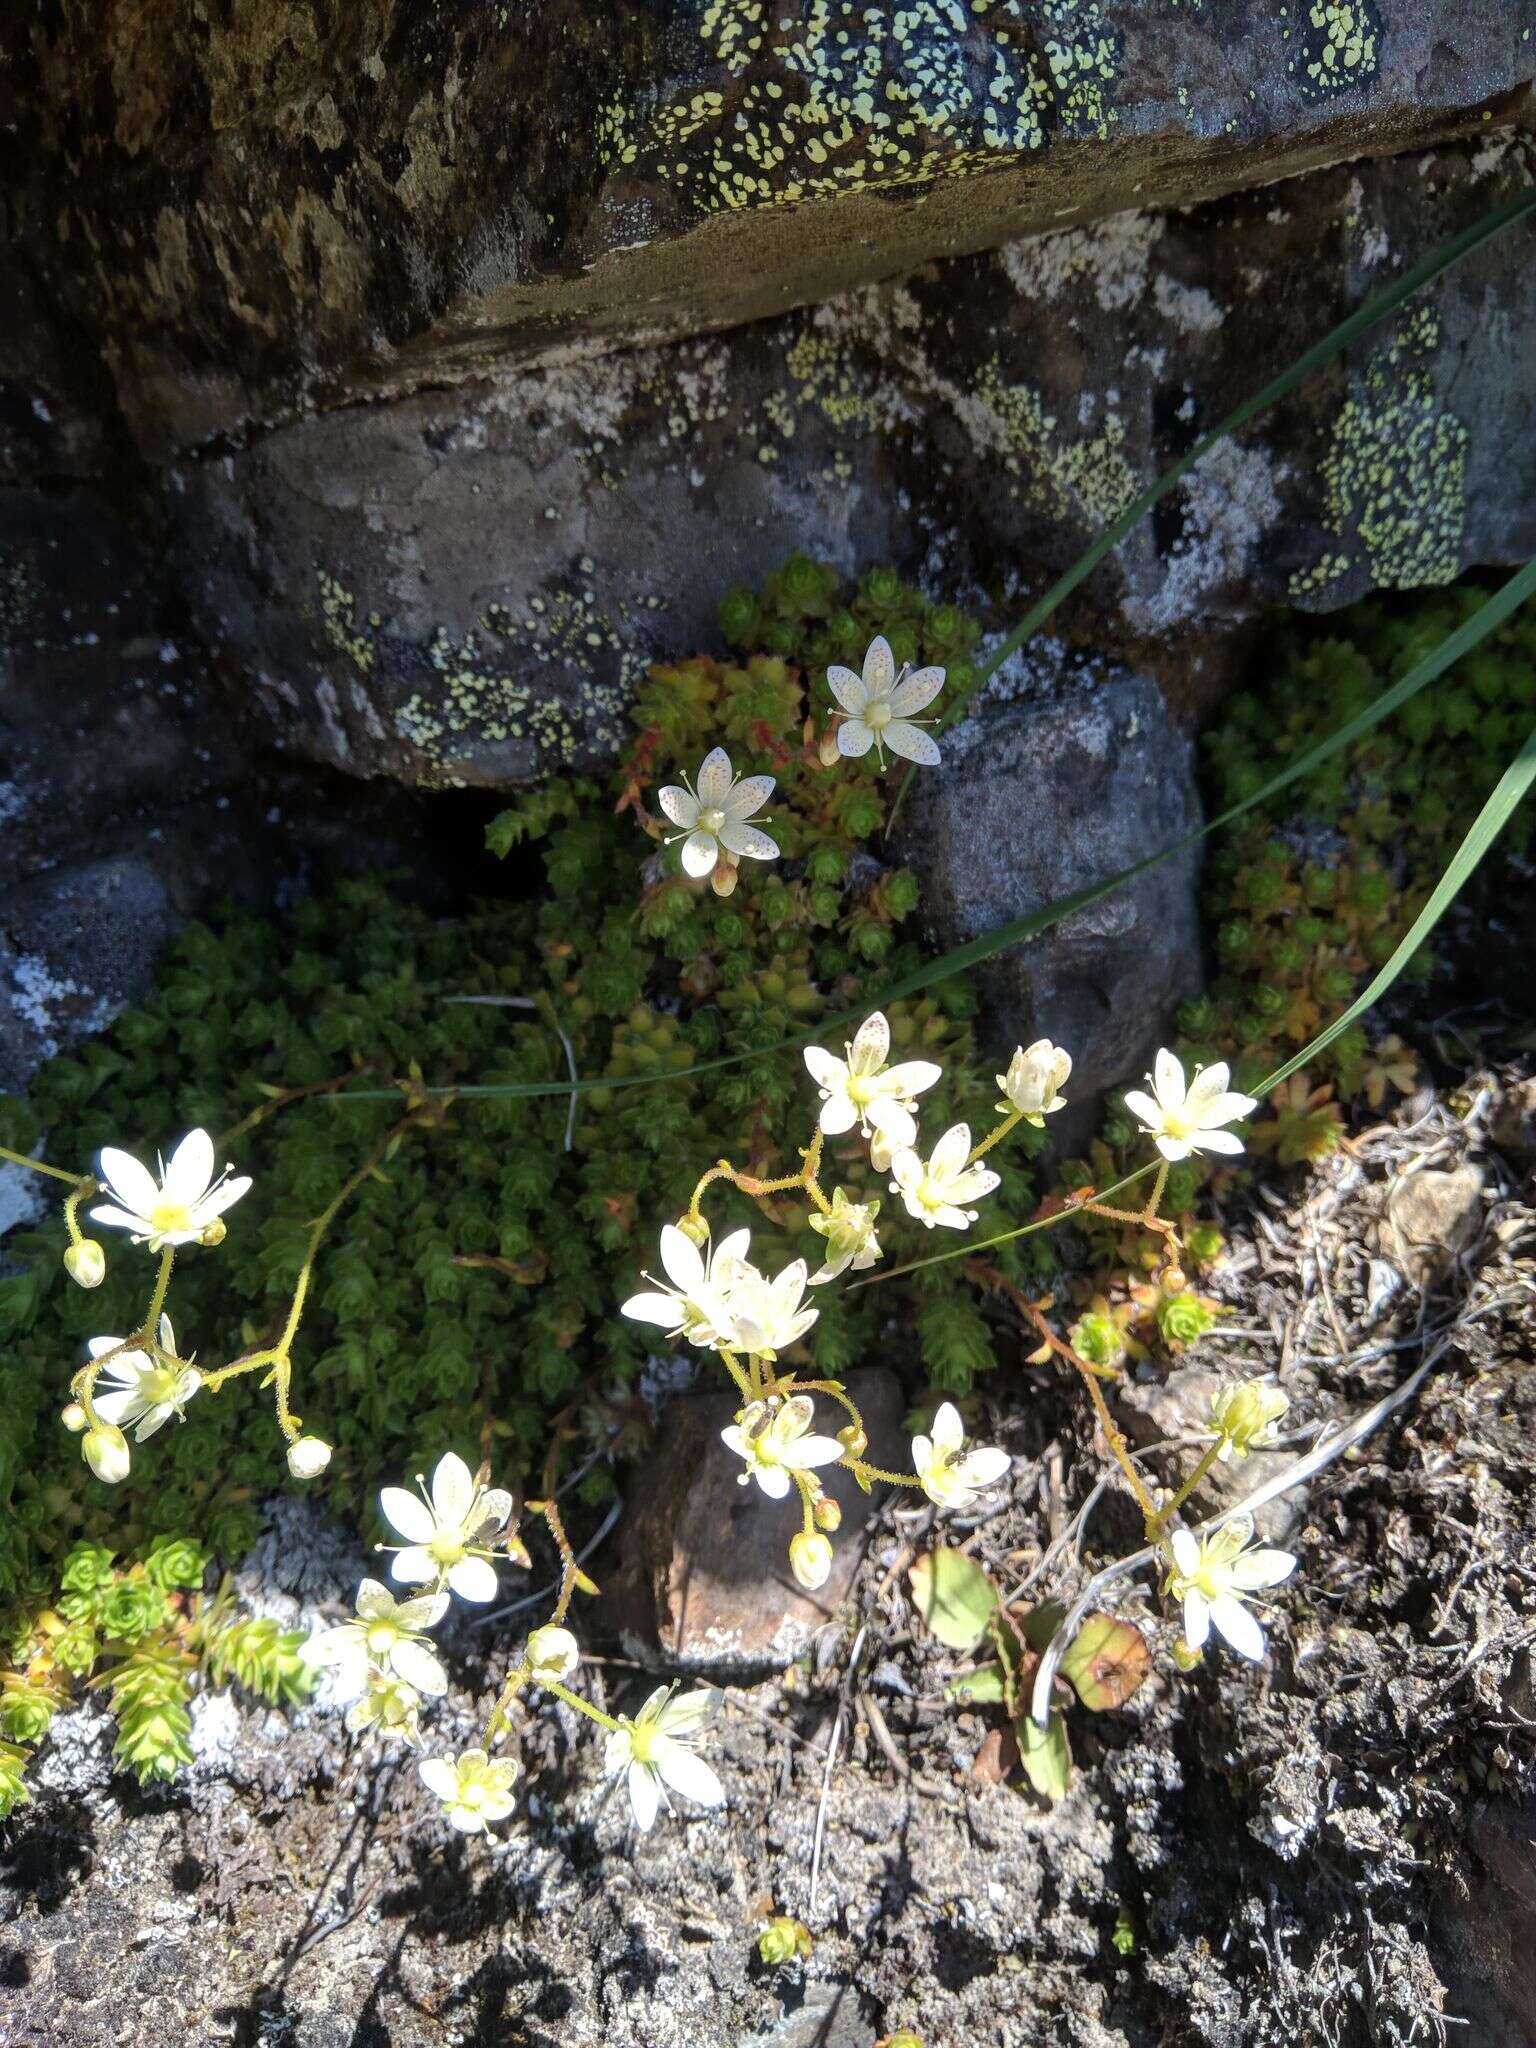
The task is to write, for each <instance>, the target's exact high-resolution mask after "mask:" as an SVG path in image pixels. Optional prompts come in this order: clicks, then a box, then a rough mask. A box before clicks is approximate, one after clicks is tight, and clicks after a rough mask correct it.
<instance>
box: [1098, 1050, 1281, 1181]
mask: <svg viewBox="0 0 1536 2048" xmlns="http://www.w3.org/2000/svg"><path fill="white" fill-rule="evenodd" d="M1228 1079H1229V1074H1228V1068H1227V1064H1226V1061H1225V1060H1219V1061H1218V1062H1217V1063H1216V1065H1215V1066H1214V1067H1197V1068H1196V1070H1195V1078H1194V1079H1193V1081H1191V1082H1190V1083H1189V1084H1188V1086H1187V1087H1186V1085H1185V1081H1184V1068H1183V1064H1182V1062H1181V1061H1180V1060H1179V1059H1178V1058H1177V1057H1176V1056H1175V1055H1174V1054H1173V1053H1171V1052H1169V1051H1168V1050H1167V1049H1166V1048H1164V1050H1163V1051H1162V1052H1160V1053H1159V1054H1158V1056H1157V1059H1156V1061H1155V1062H1154V1072H1153V1073H1150V1074H1148V1076H1147V1083H1148V1086H1149V1087H1150V1088H1151V1089H1152V1091H1153V1092H1152V1094H1151V1095H1148V1094H1147V1093H1145V1091H1144V1090H1142V1089H1140V1088H1132V1089H1130V1090H1129V1091H1128V1092H1127V1094H1126V1098H1125V1106H1126V1108H1127V1109H1128V1110H1129V1111H1130V1112H1131V1115H1132V1116H1134V1117H1139V1118H1140V1119H1141V1127H1142V1129H1143V1130H1144V1131H1145V1132H1146V1133H1147V1135H1148V1137H1150V1138H1152V1139H1153V1140H1155V1142H1156V1145H1157V1149H1158V1151H1159V1152H1161V1153H1162V1155H1163V1157H1164V1158H1165V1159H1187V1158H1188V1157H1189V1155H1190V1153H1191V1152H1233V1153H1235V1152H1241V1151H1242V1149H1243V1141H1242V1139H1241V1138H1235V1137H1233V1135H1232V1133H1231V1132H1230V1131H1224V1130H1223V1129H1222V1128H1221V1127H1222V1125H1223V1124H1231V1123H1236V1122H1237V1120H1238V1118H1239V1117H1244V1116H1247V1115H1248V1114H1249V1112H1250V1111H1251V1110H1255V1109H1257V1108H1258V1106H1259V1105H1258V1103H1257V1102H1256V1101H1255V1100H1254V1098H1253V1097H1252V1096H1251V1095H1237V1094H1233V1093H1230V1092H1229V1091H1228V1088H1227V1081H1228Z"/></svg>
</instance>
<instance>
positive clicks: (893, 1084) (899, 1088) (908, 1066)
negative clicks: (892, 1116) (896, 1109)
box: [880, 1060, 944, 1095]
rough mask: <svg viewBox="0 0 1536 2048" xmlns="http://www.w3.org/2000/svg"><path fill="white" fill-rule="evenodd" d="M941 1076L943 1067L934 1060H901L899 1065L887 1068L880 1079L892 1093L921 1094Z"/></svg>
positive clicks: (940, 1078) (941, 1077)
mask: <svg viewBox="0 0 1536 2048" xmlns="http://www.w3.org/2000/svg"><path fill="white" fill-rule="evenodd" d="M943 1076H944V1069H943V1068H942V1067H941V1066H940V1065H939V1064H938V1062H937V1061H936V1060H903V1061H902V1062H901V1063H900V1065H899V1066H895V1067H889V1068H887V1069H886V1071H885V1073H883V1074H882V1075H881V1076H880V1079H881V1081H882V1082H883V1083H884V1085H885V1086H886V1087H887V1088H888V1089H889V1090H890V1091H891V1093H892V1094H893V1095H921V1094H922V1093H923V1091H924V1090H925V1089H927V1088H931V1087H933V1085H934V1083H935V1082H936V1081H939V1080H942V1079H943Z"/></svg>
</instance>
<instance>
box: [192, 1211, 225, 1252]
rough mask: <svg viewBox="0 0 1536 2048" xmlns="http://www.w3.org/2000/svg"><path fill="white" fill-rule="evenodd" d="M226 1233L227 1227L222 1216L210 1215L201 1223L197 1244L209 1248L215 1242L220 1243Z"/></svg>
mask: <svg viewBox="0 0 1536 2048" xmlns="http://www.w3.org/2000/svg"><path fill="white" fill-rule="evenodd" d="M228 1235H229V1228H228V1226H227V1224H226V1223H225V1221H224V1218H223V1217H222V1216H212V1217H210V1218H209V1220H208V1221H207V1222H206V1223H205V1224H204V1225H203V1232H202V1235H201V1237H199V1239H198V1240H197V1241H198V1243H199V1244H205V1245H207V1246H209V1247H210V1249H211V1248H212V1247H213V1246H214V1245H216V1244H222V1243H223V1242H224V1240H225V1238H226V1237H228Z"/></svg>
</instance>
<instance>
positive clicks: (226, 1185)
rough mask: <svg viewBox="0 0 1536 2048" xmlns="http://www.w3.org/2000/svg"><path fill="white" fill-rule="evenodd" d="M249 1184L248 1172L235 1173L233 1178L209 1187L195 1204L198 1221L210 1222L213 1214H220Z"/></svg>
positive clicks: (233, 1202)
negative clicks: (214, 1186)
mask: <svg viewBox="0 0 1536 2048" xmlns="http://www.w3.org/2000/svg"><path fill="white" fill-rule="evenodd" d="M250 1185H251V1177H250V1175H249V1174H248V1173H237V1174H236V1175H235V1177H234V1179H233V1180H226V1181H222V1182H220V1184H219V1186H218V1187H216V1188H210V1189H209V1190H208V1192H207V1194H206V1195H204V1197H203V1199H202V1200H201V1201H200V1202H199V1203H198V1205H197V1214H198V1219H199V1221H200V1222H202V1223H205V1224H206V1223H210V1222H212V1220H213V1218H214V1217H215V1216H222V1215H223V1214H224V1211H225V1210H226V1209H228V1208H231V1207H232V1206H233V1205H234V1204H235V1203H236V1202H238V1201H239V1199H240V1197H241V1196H242V1195H243V1194H245V1193H246V1192H247V1190H248V1189H249V1187H250Z"/></svg>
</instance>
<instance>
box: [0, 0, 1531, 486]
mask: <svg viewBox="0 0 1536 2048" xmlns="http://www.w3.org/2000/svg"><path fill="white" fill-rule="evenodd" d="M1529 28H1530V9H1529V7H1528V5H1526V4H1524V0H1522V4H1520V5H1517V6H1513V7H1512V6H1509V5H1507V4H1503V0H1411V4H1407V0H1404V4H1393V5H1386V4H1382V0H1353V4H1350V5H1343V4H1335V0H1315V4H1309V5H1306V6H1303V7H1300V8H1296V9H1293V10H1287V11H1286V12H1284V13H1280V14H1278V15H1277V14H1276V12H1275V10H1273V9H1272V8H1269V7H1267V6H1257V5H1251V4H1245V5H1240V6H1238V5H1231V4H1225V0H1224V4H1221V5H1203V4H1201V0H1151V4H1149V0H971V4H969V5H962V4H961V0H902V4H900V5H896V4H890V0H886V4H881V5H878V6H873V7H869V6H865V5H863V4H861V0H773V4H771V5H770V4H768V0H666V4H663V5H657V4H655V0H604V4H602V5H596V4H593V0H549V4H546V5H544V6H541V7H511V8H509V7H506V6H504V5H502V4H500V0H462V4H460V5H456V6H454V7H452V8H439V7H428V6H424V5H422V4H421V0H361V4H357V5H352V6H348V7H345V8H340V9H335V8H329V7H325V6H323V5H321V4H319V0H286V4H283V5H280V6H279V5H273V4H271V0H234V4H230V5H225V6H221V7H218V8H209V9H204V10H191V11H188V10H185V9H182V8H178V7H171V6H159V5H156V6H145V5H138V4H128V0H122V4H118V5H112V6H89V5H83V4H76V0H30V4H25V5H23V6H21V7H18V8H16V9H13V10H12V19H10V20H9V21H8V22H7V24H6V28H5V30H4V32H3V35H4V40H3V43H0V58H3V59H4V60H5V61H3V62H0V95H3V100H0V113H4V114H5V115H6V118H4V119H3V120H0V134H3V135H4V136H5V137H6V138H7V141H6V144H5V150H4V156H3V157H0V178H3V182H4V183H5V185H6V186H7V187H8V188H10V191H11V194H12V197H11V201H10V208H11V223H10V225H11V232H12V239H13V241H14V242H15V243H16V244H17V245H19V248H20V250H21V252H22V253H23V255H24V259H25V264H26V267H27V269H28V270H29V272H31V273H32V274H34V275H36V276H37V277H39V278H40V279H41V280H42V281H43V284H44V288H45V291H46V294H47V298H48V301H49V305H50V314H51V317H52V318H53V319H54V320H55V321H56V322H57V323H58V324H59V325H60V326H61V327H73V328H74V329H75V330H76V334H77V340H76V346H78V347H79V348H80V349H81V351H82V353H89V352H90V351H92V350H96V351H99V352H101V353H102V354H104V356H105V358H106V360H107V362H108V364H109V365H110V369H111V374H112V377H113V379H114V381H115V384H116V387H117V390H118V393H119V396H120V399H121V402H122V405H123V409H124V412H125V414H126V416H127V418H128V420H129V422H130V423H131V426H132V430H133V432H134V433H135V434H136V435H137V436H138V438H139V440H140V442H141V444H142V445H144V446H145V447H146V448H148V449H152V450H154V451H156V452H163V451H165V450H166V449H167V448H169V447H173V446H184V445H186V444H187V443H188V442H189V441H192V440H200V439H203V438H206V437H208V436H210V435H217V434H223V433H228V432H230V431H232V430H239V429H242V428H244V427H246V426H247V425H249V424H250V423H251V422H253V421H260V420H270V419H271V418H272V417H274V416H275V415H276V414H277V413H279V412H281V411H282V410H283V409H285V408H287V407H291V406H293V405H295V404H298V403H301V402H303V401H305V400H306V399H310V398H314V397H319V398H320V399H322V400H334V399H336V398H338V397H347V396H353V395H356V394H357V393H359V392H360V391H366V390H368V389H370V388H375V387H377V386H379V385H380V384H394V385H396V386H399V385H409V384H412V383H417V384H419V383H425V382H433V383H441V382H442V381H443V380H444V378H445V377H448V376H451V375H453V374H456V373H461V372H462V371H463V370H464V369H465V368H466V367H476V366H480V365H483V364H484V363H485V362H486V361H487V360H492V359H494V360H505V359H506V358H507V357H508V356H509V355H513V354H517V353H518V352H523V353H527V352H528V351H530V350H538V349H544V350H547V349H549V348H551V347H554V346H559V345H562V344H570V343H573V342H577V343H580V344H582V345H590V344H591V343H592V342H593V341H594V340H599V341H600V340H602V339H604V338H606V337H608V336H610V335H612V334H614V333H615V332H619V333H629V334H631V335H633V334H634V333H635V332H636V331H640V332H646V331H649V332H651V333H657V332H665V333H677V332H689V331H698V330H699V329H701V328H703V327H709V326H717V325H723V324H727V323H729V322H732V321H738V320H742V319H746V318H751V317H753V316H755V315H757V314H760V313H763V312H769V311H778V310H780V309H781V308H782V307H783V306H784V305H786V304H789V303H795V302H805V301H808V300H812V299H815V298H818V297H822V296H825V295H826V294H827V293H829V292H831V291H835V290H838V289H841V288H843V287H846V286H847V285H849V284H853V283H858V282H861V281H865V280H868V279H871V278H875V277H880V276H890V275H893V274H895V273H898V272H900V271H901V270H904V269H908V268H910V267H911V266H912V265H913V264H914V263H917V262H921V261H924V260H926V259H928V258H931V257H934V256H937V255H941V254H947V253H951V252H954V251H957V250H970V249H976V248H980V247H984V246H987V245H988V244H990V243H994V242H997V241H1000V240H1002V239H1003V238H1004V237H1005V236H1007V235H1009V234H1019V233H1022V232H1027V231H1031V230H1035V229H1039V228H1042V227H1045V226H1047V225H1051V224H1054V223H1058V222H1062V221H1083V220H1087V219H1092V218H1095V217H1098V216H1101V215H1103V214H1105V213H1108V212H1111V211H1113V210H1114V209H1116V208H1118V207H1123V206H1126V205H1130V204H1135V203H1137V202H1138V200H1141V201H1142V202H1149V201H1150V202H1153V203H1162V204H1167V203H1182V202H1186V201H1189V200H1192V199H1196V198H1200V197H1204V196H1209V195H1210V194H1212V193H1214V192H1220V191H1224V190H1228V189H1230V188H1232V187H1233V186H1237V185H1243V184H1253V183H1257V182H1263V181H1266V180H1270V179H1273V178H1276V177H1280V176H1285V175H1287V174H1290V173H1294V172H1297V171H1300V170H1305V169H1308V168H1310V167H1312V166H1314V165H1317V164H1319V163H1327V162H1332V161H1337V160H1339V159H1341V158H1346V157H1354V156H1360V155H1368V154H1373V153H1376V152H1380V151H1383V150H1400V149H1405V148H1411V147H1414V146H1422V145H1424V144H1426V143H1429V142H1432V141H1434V140H1436V139H1438V138H1443V137H1445V136H1447V135H1454V134H1458V133H1466V132H1468V131H1480V130H1482V129H1483V128H1484V127H1486V126H1487V125H1489V124H1492V123H1494V122H1495V121H1500V120H1507V119H1509V118H1511V117H1519V116H1520V115H1521V114H1522V113H1524V112H1525V111H1526V110H1527V109H1528V106H1529V100H1530V81H1531V77H1532V67H1533V62H1536V50H1533V47H1532V44H1531V41H1530V37H1529ZM1522 30H1524V31H1525V33H1524V34H1522ZM6 102H8V103H9V108H8V110H7V107H6V105H5V103H6Z"/></svg>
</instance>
